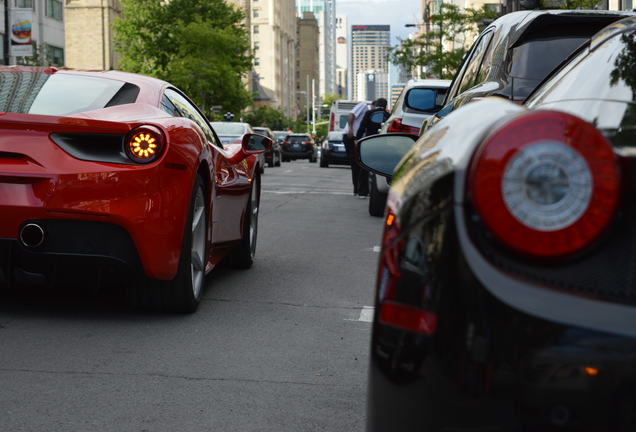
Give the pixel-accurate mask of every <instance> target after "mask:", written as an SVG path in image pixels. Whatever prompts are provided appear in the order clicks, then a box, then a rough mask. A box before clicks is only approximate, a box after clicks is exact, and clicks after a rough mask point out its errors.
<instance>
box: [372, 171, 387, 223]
mask: <svg viewBox="0 0 636 432" xmlns="http://www.w3.org/2000/svg"><path fill="white" fill-rule="evenodd" d="M386 197H387V194H385V193H382V192H380V191H379V190H378V186H377V184H376V178H375V175H374V174H370V175H369V214H370V215H371V216H375V217H382V216H384V207H385V206H386Z"/></svg>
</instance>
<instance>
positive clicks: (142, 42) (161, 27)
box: [114, 0, 252, 112]
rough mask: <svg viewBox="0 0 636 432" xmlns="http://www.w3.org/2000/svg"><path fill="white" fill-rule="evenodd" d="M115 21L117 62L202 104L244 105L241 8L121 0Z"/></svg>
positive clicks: (179, 0)
mask: <svg viewBox="0 0 636 432" xmlns="http://www.w3.org/2000/svg"><path fill="white" fill-rule="evenodd" d="M121 3H122V10H123V13H122V18H121V19H119V20H118V21H117V22H116V23H115V25H114V31H115V35H114V39H115V43H116V46H117V50H118V52H119V53H120V54H121V60H120V65H121V66H120V67H121V69H122V70H125V71H129V72H136V73H141V74H144V75H150V76H153V77H156V78H159V79H163V80H166V81H169V82H170V83H172V84H174V85H176V86H177V87H179V88H180V89H181V90H183V91H184V92H186V93H187V94H188V96H190V97H191V98H192V99H194V101H195V102H196V103H197V104H198V105H199V106H200V107H201V108H203V109H204V110H206V111H207V110H209V109H210V107H211V106H213V105H221V106H222V109H223V110H224V111H234V112H238V111H240V110H242V109H243V108H245V107H246V106H247V105H248V104H249V103H250V100H251V95H250V94H249V93H248V92H247V91H246V90H245V85H244V82H243V77H244V76H245V74H246V73H247V72H248V71H249V70H250V69H251V65H252V59H251V57H250V55H249V49H250V46H249V37H248V33H247V31H246V29H245V27H244V25H243V24H242V22H243V18H244V14H243V12H241V11H240V10H238V9H237V8H235V7H234V6H231V5H228V4H227V3H225V1H224V0H163V1H158V0H122V2H121Z"/></svg>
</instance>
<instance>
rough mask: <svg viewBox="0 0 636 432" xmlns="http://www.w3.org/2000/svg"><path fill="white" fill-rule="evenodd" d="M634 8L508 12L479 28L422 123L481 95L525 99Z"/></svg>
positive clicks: (520, 100) (443, 114) (439, 116)
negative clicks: (440, 104) (438, 102)
mask: <svg viewBox="0 0 636 432" xmlns="http://www.w3.org/2000/svg"><path fill="white" fill-rule="evenodd" d="M630 15H633V13H631V12H615V11H589V10H532V11H530V10H527V11H519V12H513V13H509V14H506V15H504V16H502V17H501V18H498V19H497V20H495V21H494V22H493V23H492V24H490V25H489V26H488V27H486V29H484V31H482V32H481V34H480V35H479V37H478V38H477V40H476V41H475V43H473V45H472V47H471V49H470V51H469V52H468V54H467V55H466V58H465V59H464V61H463V62H462V65H461V67H460V68H459V70H458V71H457V74H456V75H455V77H454V78H453V82H452V83H451V85H450V89H449V90H448V93H447V94H446V100H445V102H444V107H443V108H442V109H441V110H440V111H439V112H438V113H437V114H436V115H435V116H433V117H430V118H429V119H428V120H427V121H426V122H425V123H424V124H423V125H422V129H424V130H426V128H427V127H429V126H430V125H432V124H434V123H435V122H436V121H439V119H440V118H443V117H444V116H446V115H448V114H449V113H450V112H451V111H453V110H455V109H457V108H459V107H461V106H463V105H465V104H466V103H468V102H470V101H472V100H474V99H475V98H478V97H485V96H491V95H495V96H501V97H505V98H507V99H510V100H514V101H518V102H519V103H521V102H523V101H524V100H525V99H526V98H527V97H528V95H529V94H530V93H531V92H532V91H533V90H534V89H535V88H536V87H537V86H538V85H539V84H540V83H541V81H543V80H544V79H545V77H547V76H548V75H549V74H550V73H551V72H552V71H553V70H554V69H555V68H556V67H557V66H559V64H560V63H562V62H563V61H564V60H565V59H567V58H568V57H569V56H570V55H571V54H572V52H574V51H575V50H576V49H577V48H578V47H579V46H580V45H581V44H583V43H584V42H585V41H587V40H588V39H589V38H590V37H592V36H593V35H594V34H595V33H596V32H598V31H599V30H601V29H602V28H604V27H605V26H607V25H609V24H611V23H613V22H615V21H618V20H620V19H622V18H624V17H626V16H630Z"/></svg>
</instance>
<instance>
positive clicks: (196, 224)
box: [192, 206, 205, 232]
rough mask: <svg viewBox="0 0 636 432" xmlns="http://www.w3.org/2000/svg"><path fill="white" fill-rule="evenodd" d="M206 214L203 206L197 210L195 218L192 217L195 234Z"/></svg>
mask: <svg viewBox="0 0 636 432" xmlns="http://www.w3.org/2000/svg"><path fill="white" fill-rule="evenodd" d="M204 213H205V208H204V207H203V206H200V207H197V208H196V209H195V213H194V216H193V217H192V232H195V231H196V230H197V228H198V227H199V225H201V222H202V221H203V214H204Z"/></svg>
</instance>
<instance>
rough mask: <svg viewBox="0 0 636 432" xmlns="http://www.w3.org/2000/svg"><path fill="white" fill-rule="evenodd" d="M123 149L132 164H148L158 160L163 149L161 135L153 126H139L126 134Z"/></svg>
mask: <svg viewBox="0 0 636 432" xmlns="http://www.w3.org/2000/svg"><path fill="white" fill-rule="evenodd" d="M124 147H125V150H126V155H127V156H128V157H129V158H130V160H132V161H133V162H137V163H140V164H148V163H152V162H154V161H156V160H157V159H159V157H160V156H161V154H162V152H163V148H164V138H163V134H162V133H161V131H160V130H159V128H157V127H155V126H149V125H145V126H140V127H137V128H135V129H133V130H132V131H130V132H129V133H128V135H127V136H126V139H125V143H124Z"/></svg>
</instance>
